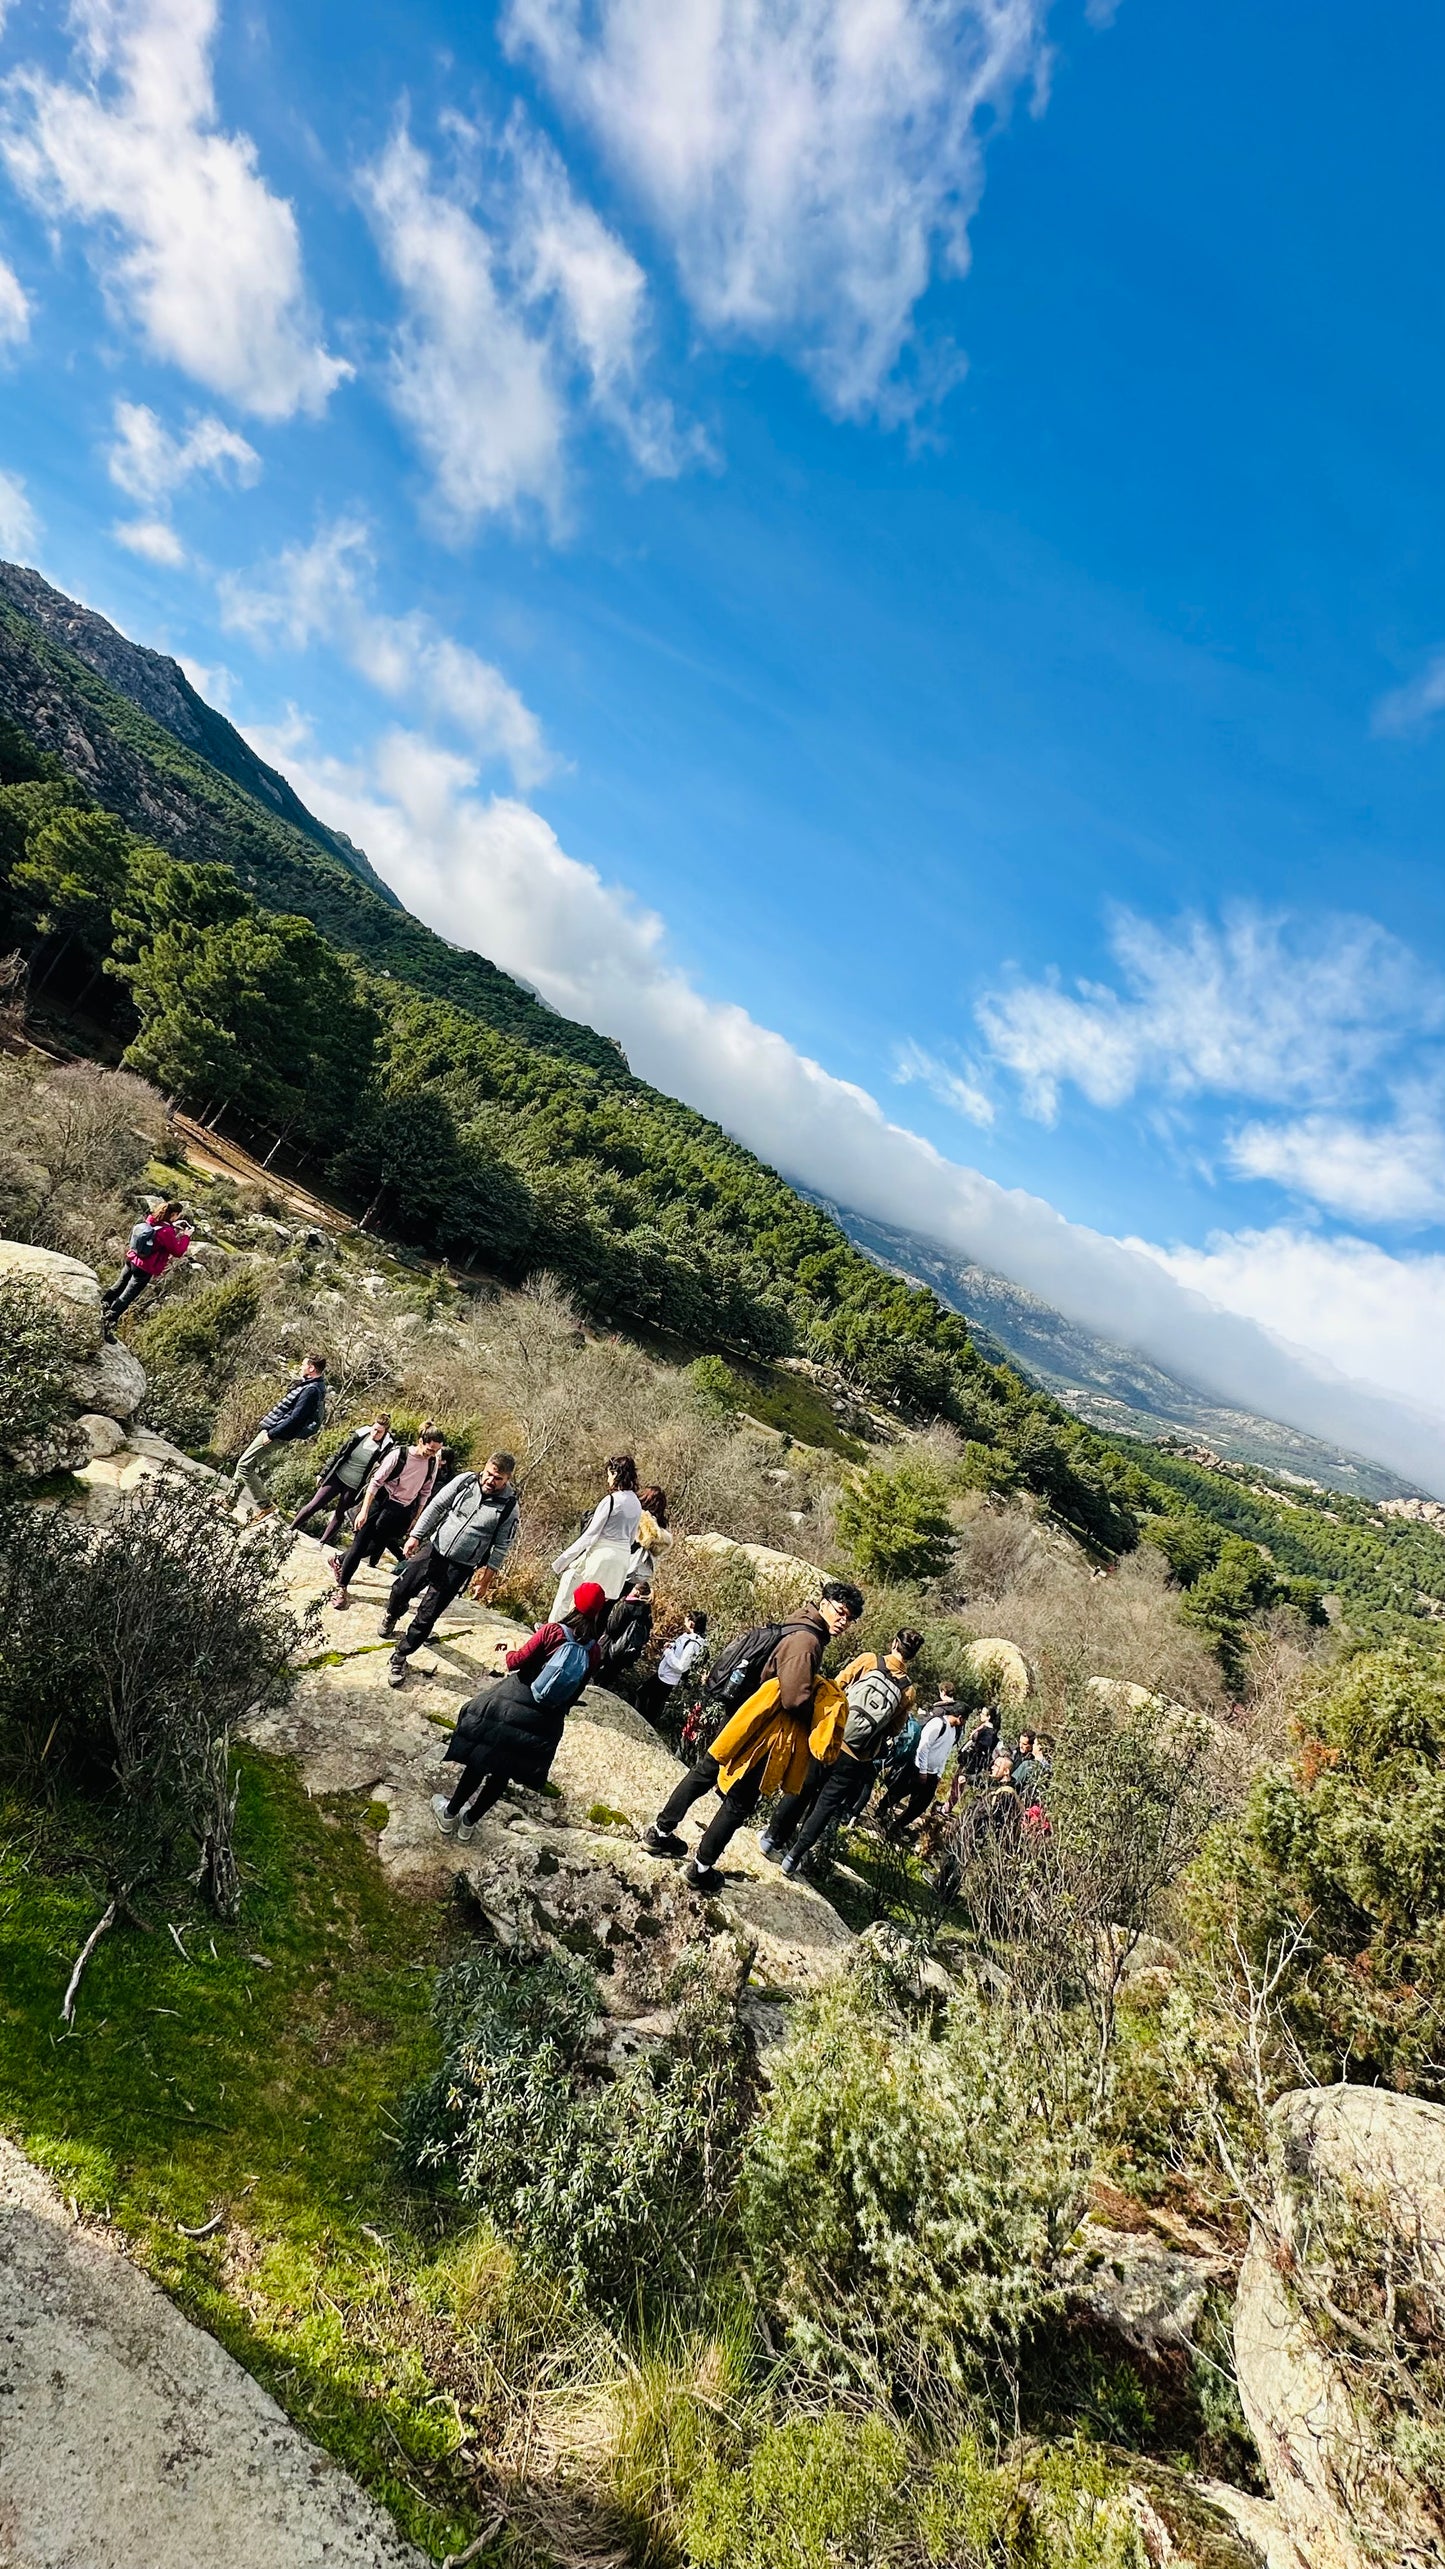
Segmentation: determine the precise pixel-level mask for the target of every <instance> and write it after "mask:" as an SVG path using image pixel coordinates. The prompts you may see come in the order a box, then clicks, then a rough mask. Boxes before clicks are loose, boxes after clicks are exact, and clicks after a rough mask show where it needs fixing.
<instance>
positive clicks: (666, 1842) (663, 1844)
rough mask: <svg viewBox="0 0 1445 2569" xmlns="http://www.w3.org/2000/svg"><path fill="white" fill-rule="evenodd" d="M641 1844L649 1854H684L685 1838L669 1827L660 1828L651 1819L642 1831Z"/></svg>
mask: <svg viewBox="0 0 1445 2569" xmlns="http://www.w3.org/2000/svg"><path fill="white" fill-rule="evenodd" d="M642 1844H643V1845H644V1846H645V1847H646V1849H647V1852H648V1854H649V1855H686V1853H687V1840H686V1838H680V1837H678V1836H677V1835H676V1834H675V1833H674V1832H673V1831H672V1830H671V1829H660V1828H659V1827H658V1825H657V1822H656V1821H655V1820H653V1821H652V1822H651V1823H650V1825H649V1826H648V1827H647V1828H645V1829H644V1830H643V1832H642Z"/></svg>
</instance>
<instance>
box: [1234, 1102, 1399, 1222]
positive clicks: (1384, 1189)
mask: <svg viewBox="0 0 1445 2569" xmlns="http://www.w3.org/2000/svg"><path fill="white" fill-rule="evenodd" d="M1441 1104H1442V1100H1441V1095H1440V1090H1439V1087H1438V1086H1437V1085H1429V1084H1424V1085H1421V1084H1417V1085H1416V1086H1414V1087H1413V1088H1407V1089H1404V1090H1402V1091H1401V1092H1400V1094H1399V1096H1398V1097H1397V1100H1396V1108H1395V1112H1394V1113H1393V1114H1392V1115H1391V1116H1390V1117H1389V1118H1388V1119H1386V1120H1382V1121H1380V1122H1377V1123H1365V1122H1361V1121H1358V1120H1355V1119H1352V1118H1351V1117H1349V1116H1345V1115H1330V1114H1317V1115H1303V1116H1300V1117H1299V1118H1298V1119H1297V1120H1295V1121H1293V1122H1290V1123H1284V1124H1246V1125H1245V1126H1244V1127H1243V1129H1242V1130H1241V1131H1240V1132H1238V1133H1235V1134H1233V1135H1232V1136H1231V1138H1230V1143H1229V1157H1230V1161H1231V1164H1232V1166H1233V1167H1234V1168H1235V1169H1237V1170H1238V1172H1239V1173H1240V1175H1241V1176H1243V1177H1261V1178H1272V1179H1273V1180H1274V1182H1275V1184H1276V1185H1278V1186H1284V1187H1289V1188H1291V1189H1292V1190H1293V1192H1294V1193H1295V1194H1296V1195H1303V1196H1307V1197H1308V1198H1309V1199H1310V1201H1311V1202H1312V1203H1314V1204H1321V1205H1324V1206H1325V1207H1326V1208H1327V1209H1328V1210H1329V1211H1330V1212H1331V1213H1341V1214H1344V1215H1346V1216H1347V1217H1348V1218H1350V1219H1351V1220H1353V1221H1357V1222H1438V1221H1440V1220H1442V1219H1445V1116H1442V1113H1441Z"/></svg>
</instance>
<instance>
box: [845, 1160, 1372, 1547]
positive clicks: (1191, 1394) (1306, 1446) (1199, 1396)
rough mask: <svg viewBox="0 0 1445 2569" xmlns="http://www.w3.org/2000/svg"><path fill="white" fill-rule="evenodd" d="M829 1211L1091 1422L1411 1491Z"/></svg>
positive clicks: (1357, 1487) (943, 1259) (1016, 1296)
mask: <svg viewBox="0 0 1445 2569" xmlns="http://www.w3.org/2000/svg"><path fill="white" fill-rule="evenodd" d="M818 1201H819V1202H822V1201H823V1199H822V1198H821V1197H820V1198H819V1199H818ZM828 1210H829V1211H830V1212H831V1213H832V1215H833V1217H834V1219H835V1221H836V1222H838V1223H839V1225H840V1226H841V1228H842V1229H843V1230H844V1231H845V1232H846V1233H847V1235H848V1237H849V1239H850V1240H851V1241H852V1242H853V1243H854V1245H855V1247H857V1248H860V1249H862V1250H863V1251H864V1252H865V1253H866V1255H867V1256H868V1257H870V1258H876V1259H877V1260H878V1263H879V1265H880V1266H883V1267H886V1268H888V1269H889V1270H890V1272H891V1273H893V1274H894V1275H901V1276H906V1277H907V1279H908V1281H909V1282H910V1283H911V1284H922V1285H927V1286H929V1288H930V1289H931V1290H932V1291H933V1292H934V1293H936V1294H937V1296H938V1299H939V1301H940V1302H942V1303H946V1304H947V1306H948V1308H949V1310H950V1311H956V1312H958V1313H959V1314H960V1316H961V1317H962V1318H963V1319H965V1320H966V1321H967V1322H968V1324H969V1329H970V1332H971V1334H972V1336H973V1339H974V1342H975V1344H976V1346H977V1347H978V1351H979V1354H980V1355H981V1356H987V1357H988V1358H989V1359H990V1361H991V1362H993V1363H995V1364H998V1363H1006V1364H1012V1365H1016V1366H1017V1367H1018V1368H1019V1369H1020V1370H1021V1371H1022V1372H1024V1373H1026V1374H1029V1375H1031V1376H1032V1378H1033V1380H1034V1381H1035V1382H1036V1383H1038V1384H1039V1385H1040V1386H1041V1388H1042V1389H1043V1390H1045V1391H1048V1392H1052V1394H1053V1396H1054V1398H1055V1399H1056V1400H1058V1401H1061V1402H1062V1403H1063V1404H1064V1406H1065V1408H1067V1409H1071V1410H1072V1411H1073V1413H1074V1416H1075V1417H1076V1418H1081V1419H1084V1420H1085V1421H1086V1422H1087V1424H1088V1425H1089V1426H1090V1427H1098V1428H1102V1429H1104V1430H1105V1431H1106V1432H1107V1433H1112V1434H1114V1435H1118V1436H1137V1437H1142V1438H1145V1439H1158V1438H1160V1437H1163V1436H1182V1437H1184V1438H1185V1439H1187V1440H1190V1441H1192V1442H1194V1443H1196V1444H1198V1445H1201V1446H1207V1447H1208V1448H1209V1449H1210V1450H1211V1451H1212V1452H1213V1453H1215V1454H1218V1455H1219V1456H1221V1458H1222V1459H1223V1460H1224V1461H1226V1462H1233V1463H1253V1464H1256V1465H1259V1466H1262V1467H1263V1469H1264V1470H1266V1471H1269V1472H1276V1473H1280V1474H1282V1475H1283V1476H1284V1477H1285V1478H1286V1479H1288V1478H1289V1477H1290V1476H1291V1475H1296V1476H1298V1477H1299V1478H1301V1479H1303V1480H1308V1481H1317V1482H1319V1483H1320V1484H1321V1485H1322V1486H1323V1487H1324V1488H1325V1489H1329V1490H1342V1491H1345V1492H1347V1493H1348V1494H1349V1495H1350V1496H1351V1497H1353V1498H1359V1499H1399V1498H1404V1497H1408V1496H1412V1495H1413V1485H1412V1484H1411V1483H1410V1482H1408V1481H1402V1480H1401V1479H1400V1478H1399V1476H1398V1474H1396V1473H1394V1472H1390V1471H1387V1470H1386V1469H1385V1467H1384V1465H1383V1464H1380V1463H1372V1462H1370V1461H1368V1460H1367V1459H1366V1457H1365V1456H1363V1455H1359V1454H1346V1453H1343V1452H1341V1451H1340V1449H1339V1448H1338V1447H1336V1446H1332V1445H1323V1444H1321V1443H1320V1442H1319V1441H1318V1439H1316V1438H1315V1437H1311V1436H1305V1435H1302V1434H1301V1433H1300V1431H1299V1430H1298V1429H1297V1428H1293V1427H1283V1426H1281V1425H1280V1423H1279V1422H1278V1420H1276V1419H1270V1418H1260V1417H1258V1416H1256V1414H1255V1413H1254V1412H1253V1411H1251V1410H1242V1409H1229V1408H1226V1407H1224V1406H1223V1405H1222V1404H1221V1403H1220V1402H1218V1401H1215V1400H1211V1399H1210V1398H1209V1396H1208V1394H1207V1393H1204V1392H1200V1391H1195V1390H1194V1389H1192V1388H1191V1386H1190V1385H1189V1384H1187V1383H1184V1382H1181V1381H1180V1380H1179V1379H1178V1378H1177V1377H1176V1376H1175V1375H1173V1374H1167V1373H1165V1372H1164V1370H1163V1368H1162V1367H1161V1366H1159V1365H1156V1364H1154V1363H1152V1362H1151V1360H1150V1359H1149V1357H1147V1356H1141V1355H1140V1354H1139V1353H1138V1352H1137V1350H1135V1349H1133V1348H1129V1347H1121V1346H1116V1345H1114V1344H1113V1343H1112V1342H1111V1341H1110V1340H1108V1339H1105V1338H1097V1337H1095V1336H1094V1334H1093V1333H1092V1331H1090V1330H1088V1329H1084V1328H1081V1327H1080V1326H1079V1324H1078V1323H1077V1322H1076V1321H1073V1320H1066V1319H1065V1317H1064V1315H1063V1313H1062V1312H1060V1311H1055V1310H1054V1309H1053V1308H1052V1306H1051V1305H1050V1304H1049V1303H1046V1302H1043V1301H1041V1300H1040V1299H1039V1297H1038V1295H1037V1294H1033V1293H1029V1292H1028V1291H1027V1290H1026V1288H1025V1287H1024V1286H1022V1285H1016V1284H1010V1283H1009V1282H1008V1280H1007V1279H1006V1278H1005V1277H1003V1276H998V1275H994V1274H993V1273H992V1272H991V1270H990V1269H989V1268H987V1267H981V1266H978V1265H977V1264H975V1263H974V1262H973V1261H972V1260H970V1259H967V1258H961V1257H959V1256H958V1254H957V1253H956V1251H953V1250H950V1249H947V1248H944V1247H943V1246H942V1245H941V1244H940V1243H939V1242H938V1241H936V1240H924V1239H920V1238H919V1237H918V1236H917V1235H916V1234H915V1233H913V1232H909V1231H895V1230H892V1229H890V1228H889V1226H888V1225H887V1224H886V1223H883V1222H872V1221H869V1220H868V1219H867V1217H866V1216H865V1215H863V1214H861V1213H852V1212H850V1211H849V1210H848V1209H847V1208H846V1206H842V1205H836V1204H833V1203H831V1202H830V1203H829V1206H828Z"/></svg>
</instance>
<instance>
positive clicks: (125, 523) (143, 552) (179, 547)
mask: <svg viewBox="0 0 1445 2569" xmlns="http://www.w3.org/2000/svg"><path fill="white" fill-rule="evenodd" d="M111 533H112V534H113V535H114V537H115V540H116V542H117V544H123V545H124V546H125V549H126V551H127V552H128V553H139V554H140V556H141V558H142V560H143V561H146V562H158V563H159V564H160V565H161V567H162V569H164V570H167V571H179V570H180V569H181V568H182V567H183V565H184V563H185V562H186V559H187V554H186V548H185V546H184V544H183V543H182V542H181V539H180V537H179V536H178V535H177V533H176V530H175V528H174V527H173V526H172V525H171V523H170V520H169V519H168V518H164V517H131V518H122V519H121V520H120V522H119V524H118V525H116V526H114V527H112V529H111Z"/></svg>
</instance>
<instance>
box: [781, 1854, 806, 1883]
mask: <svg viewBox="0 0 1445 2569" xmlns="http://www.w3.org/2000/svg"><path fill="white" fill-rule="evenodd" d="M807 1861H808V1860H807V1857H806V1856H797V1855H785V1856H784V1858H783V1861H782V1863H781V1864H780V1866H779V1867H778V1870H779V1872H780V1873H782V1874H783V1875H785V1877H786V1878H787V1880H788V1881H789V1882H802V1881H805V1880H806V1878H807Z"/></svg>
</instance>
